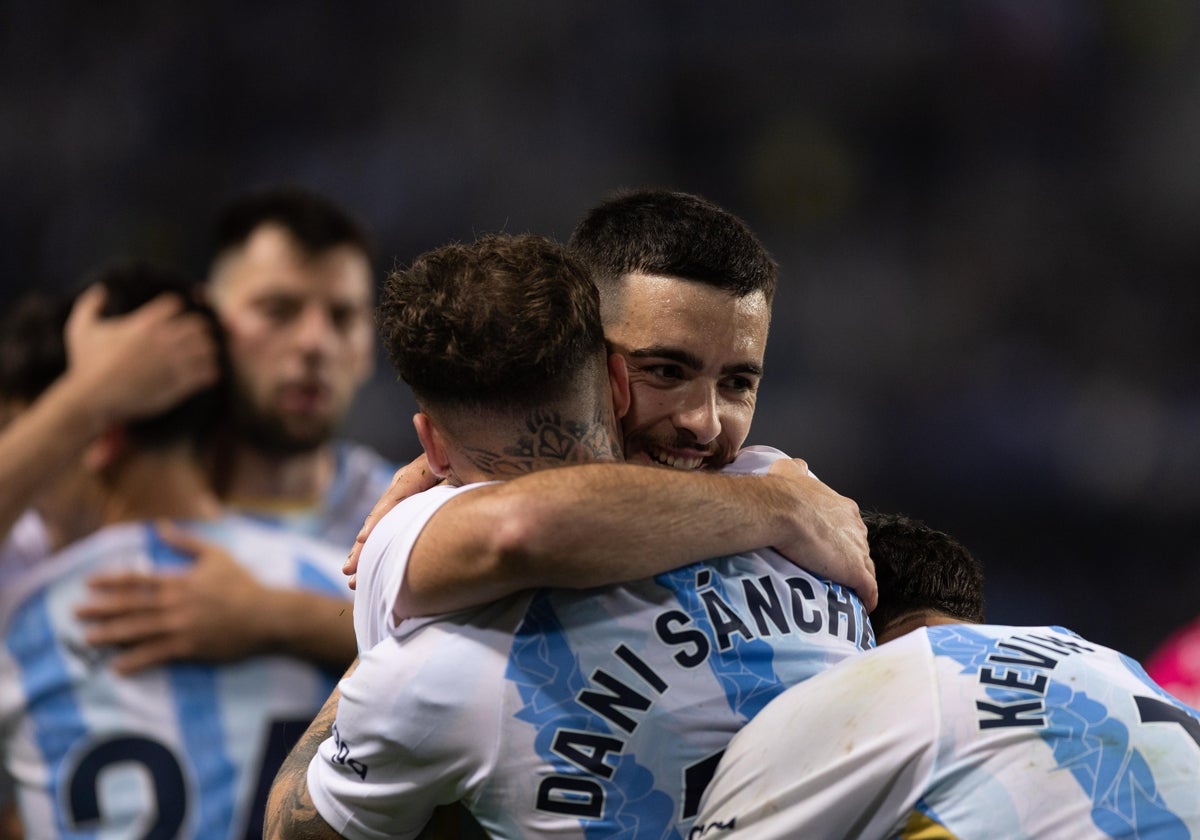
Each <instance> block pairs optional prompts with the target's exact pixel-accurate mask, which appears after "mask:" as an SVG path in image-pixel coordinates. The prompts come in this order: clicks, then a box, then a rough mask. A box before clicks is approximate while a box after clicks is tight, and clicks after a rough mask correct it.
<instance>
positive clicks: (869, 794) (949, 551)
mask: <svg viewBox="0 0 1200 840" xmlns="http://www.w3.org/2000/svg"><path fill="white" fill-rule="evenodd" d="M864 518H865V519H866V520H867V527H868V532H869V539H870V544H871V552H872V555H873V556H874V558H875V563H876V568H877V570H878V576H879V607H878V608H877V609H876V610H875V612H874V613H873V614H872V616H871V619H872V622H873V623H874V625H875V628H876V632H877V633H878V635H879V641H880V643H881V644H880V646H879V647H878V648H877V649H875V650H873V651H870V652H868V653H864V654H862V655H861V656H858V657H855V658H853V659H851V660H848V661H846V662H843V663H841V664H839V665H837V666H835V667H834V668H832V669H830V670H829V671H827V672H825V673H823V674H819V675H817V676H816V677H814V678H813V679H811V680H809V681H807V682H805V683H803V684H802V685H798V686H796V687H794V688H791V689H789V690H788V691H786V692H785V693H783V694H782V695H780V696H779V697H778V698H777V699H775V700H773V701H772V702H771V703H769V704H768V705H767V707H766V708H765V709H763V710H762V712H761V713H760V714H759V715H758V717H756V718H755V719H754V720H752V721H751V722H750V723H749V724H748V725H747V726H746V728H745V729H743V730H742V731H741V732H740V733H739V734H738V735H737V736H736V737H735V738H734V739H733V741H732V742H731V743H730V745H729V749H728V750H727V751H726V753H725V756H724V758H722V759H721V763H720V766H719V767H718V769H717V774H716V776H715V777H714V778H713V781H712V784H711V785H710V786H709V789H708V793H707V795H706V798H705V803H704V806H703V807H702V809H701V814H700V816H699V818H697V820H696V822H695V824H694V825H693V826H692V827H691V829H690V831H691V834H690V836H691V837H697V838H700V837H702V838H713V840H724V838H735V837H737V838H741V837H745V838H754V840H760V838H765V840H769V838H785V837H786V838H792V837H863V838H872V837H880V838H883V837H1130V838H1132V837H1140V838H1160V837H1161V838H1177V837H1190V836H1196V835H1197V832H1200V796H1198V795H1197V792H1198V791H1200V713H1198V712H1197V711H1196V710H1195V709H1192V708H1190V707H1188V706H1186V705H1184V704H1183V703H1181V702H1180V701H1179V700H1177V699H1176V698H1174V697H1173V696H1171V695H1170V694H1168V693H1167V692H1166V691H1164V690H1163V689H1162V688H1161V687H1160V686H1159V685H1157V684H1156V683H1155V682H1154V681H1153V680H1151V679H1150V678H1149V677H1148V676H1147V675H1146V673H1145V671H1143V670H1142V668H1141V666H1139V665H1138V664H1137V662H1135V661H1134V660H1133V659H1131V658H1130V657H1128V656H1125V655H1124V654H1121V653H1119V652H1117V651H1115V650H1110V649H1109V648H1106V647H1104V646H1102V645H1098V644H1095V643H1094V642H1089V641H1087V640H1086V639H1082V638H1080V637H1079V636H1077V635H1075V634H1074V633H1072V632H1071V631H1069V630H1065V629H1063V628H1061V627H1007V626H999V625H986V624H979V623H978V622H980V621H982V619H983V596H982V583H983V578H982V572H981V570H980V567H979V565H978V564H977V563H976V562H975V560H974V559H973V558H972V557H971V555H970V554H969V553H968V552H967V550H966V549H965V548H963V546H962V545H960V544H959V543H958V542H956V541H955V540H954V539H953V538H951V537H950V536H948V535H946V534H944V533H941V532H939V531H935V530H933V529H931V528H928V527H926V526H925V525H923V524H922V523H920V522H916V521H913V520H910V519H907V518H905V517H902V516H873V515H871V514H867V515H865V516H864ZM681 835H683V836H688V834H687V827H686V826H681Z"/></svg>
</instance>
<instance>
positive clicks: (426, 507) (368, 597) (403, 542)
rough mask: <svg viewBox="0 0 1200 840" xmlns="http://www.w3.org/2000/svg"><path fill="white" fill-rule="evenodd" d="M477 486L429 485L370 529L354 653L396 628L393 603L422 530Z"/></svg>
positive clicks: (358, 587) (362, 558) (359, 587)
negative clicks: (440, 512) (443, 510)
mask: <svg viewBox="0 0 1200 840" xmlns="http://www.w3.org/2000/svg"><path fill="white" fill-rule="evenodd" d="M479 486H481V485H479V484H469V485H466V486H464V487H448V486H438V487H433V488H431V489H429V490H426V491H425V492H423V493H418V494H416V495H415V496H410V497H409V498H407V499H405V500H404V501H402V502H400V504H398V505H396V507H394V508H392V510H390V511H389V512H388V513H387V515H386V516H384V517H383V518H382V519H380V520H379V522H378V523H377V524H376V525H375V528H374V529H373V530H372V531H371V535H370V536H369V537H368V538H367V542H366V544H365V545H363V550H362V553H361V555H360V556H359V561H358V573H357V574H358V580H357V584H356V588H355V593H354V633H355V635H356V636H357V638H358V649H359V652H362V651H365V650H369V649H370V648H372V647H374V646H375V645H376V644H378V643H379V641H380V640H382V639H385V638H387V637H388V636H390V635H391V634H392V633H393V632H394V631H395V630H396V626H397V624H398V622H397V621H396V615H395V613H396V599H397V598H399V597H400V588H401V587H402V586H403V585H404V576H405V573H406V572H407V570H408V559H409V556H410V555H411V554H412V550H413V546H414V545H416V542H417V537H419V536H420V535H421V531H422V530H424V528H425V526H426V525H427V524H428V523H429V520H430V519H432V518H433V516H434V514H436V513H437V512H438V510H439V509H440V508H441V506H442V505H444V504H445V503H446V502H448V501H449V500H450V499H452V498H453V497H454V496H456V495H458V494H459V493H463V492H467V491H469V490H472V489H474V488H475V487H479Z"/></svg>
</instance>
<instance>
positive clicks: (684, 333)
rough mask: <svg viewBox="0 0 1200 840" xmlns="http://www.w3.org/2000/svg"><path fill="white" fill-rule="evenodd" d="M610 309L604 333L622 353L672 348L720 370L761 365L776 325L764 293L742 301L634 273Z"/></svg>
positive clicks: (723, 293) (710, 289) (708, 289)
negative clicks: (769, 329)
mask: <svg viewBox="0 0 1200 840" xmlns="http://www.w3.org/2000/svg"><path fill="white" fill-rule="evenodd" d="M610 304H611V305H608V306H605V308H604V314H605V322H604V333H605V335H606V336H607V338H608V340H609V341H610V342H611V343H612V344H613V345H614V346H615V347H616V348H617V349H619V350H621V351H622V352H625V353H638V352H640V351H644V350H647V349H650V348H656V347H657V348H671V349H677V350H683V351H686V352H688V353H691V354H693V355H696V356H697V357H699V358H701V359H704V360H705V361H706V362H707V364H709V365H711V366H715V367H717V368H724V367H728V366H730V365H739V364H752V365H757V366H758V367H761V366H762V362H763V354H764V353H765V352H766V346H767V331H768V328H769V326H770V321H771V308H770V306H769V305H768V304H767V301H766V296H765V295H764V294H763V293H762V292H753V293H751V294H749V295H745V296H743V297H738V296H736V295H734V294H732V293H730V292H727V291H725V290H724V289H718V288H716V287H714V286H709V285H707V284H704V283H697V282H694V281H691V280H680V279H678V278H674V277H660V276H656V275H644V274H631V275H627V276H626V277H625V278H624V280H623V282H622V287H621V291H620V294H619V295H617V296H615V297H614V298H613V300H612V301H610Z"/></svg>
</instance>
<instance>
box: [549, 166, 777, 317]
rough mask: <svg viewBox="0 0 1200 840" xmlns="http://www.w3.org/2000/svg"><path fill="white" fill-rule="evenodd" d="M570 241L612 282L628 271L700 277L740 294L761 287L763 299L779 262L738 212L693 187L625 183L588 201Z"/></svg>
mask: <svg viewBox="0 0 1200 840" xmlns="http://www.w3.org/2000/svg"><path fill="white" fill-rule="evenodd" d="M569 245H570V247H571V249H572V250H574V251H575V252H576V253H577V254H579V255H580V257H582V258H583V260H584V261H585V262H587V263H588V265H589V266H591V268H592V272H593V274H594V275H595V279H596V282H597V283H599V284H602V285H604V286H606V287H611V286H613V285H614V284H616V283H617V281H619V280H620V278H621V277H622V276H623V275H625V274H629V273H631V272H638V273H641V274H658V275H664V276H668V277H678V278H681V279H684V280H692V281H695V282H697V283H705V284H707V285H710V286H715V287H717V288H719V289H723V290H725V291H728V292H730V293H732V294H733V295H735V296H737V297H745V296H746V295H748V294H751V293H752V292H758V291H761V292H762V293H763V294H764V295H765V296H766V299H767V303H768V304H770V303H771V301H772V299H773V298H774V297H775V287H776V284H777V278H778V268H777V266H776V264H775V261H774V260H773V259H772V258H771V255H770V254H768V253H767V251H766V249H765V248H763V246H762V243H760V242H759V241H758V237H756V236H755V235H754V233H753V232H752V231H751V230H750V228H749V227H748V226H747V225H746V223H745V222H743V221H742V220H741V219H739V218H738V217H737V216H735V215H733V214H732V213H730V212H728V211H727V210H723V209H722V208H720V207H718V206H717V205H716V204H713V203H712V202H711V201H708V200H707V199H704V198H701V197H700V196H697V195H692V194H689V193H684V192H674V191H671V190H664V189H638V190H626V191H621V192H618V193H615V194H613V195H612V196H610V197H609V198H607V199H606V200H605V201H603V202H601V203H600V204H598V205H596V206H595V207H593V208H592V209H591V210H589V211H588V212H587V214H586V215H585V216H584V217H583V220H582V221H580V222H579V224H578V225H577V226H576V227H575V230H574V232H572V234H571V238H570V241H569Z"/></svg>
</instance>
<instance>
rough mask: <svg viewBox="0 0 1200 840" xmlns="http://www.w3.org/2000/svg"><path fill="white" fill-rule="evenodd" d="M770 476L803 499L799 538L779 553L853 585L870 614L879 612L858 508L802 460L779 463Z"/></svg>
mask: <svg viewBox="0 0 1200 840" xmlns="http://www.w3.org/2000/svg"><path fill="white" fill-rule="evenodd" d="M770 474H771V475H773V476H781V477H785V478H787V479H789V481H792V482H794V485H793V487H794V490H795V491H796V492H798V493H799V494H800V496H801V498H802V499H803V503H802V504H801V505H800V507H799V510H798V511H797V513H798V518H797V525H798V531H797V539H796V540H795V541H794V542H792V543H789V544H787V545H777V546H775V549H776V550H777V551H779V553H780V554H783V555H784V556H785V557H787V558H788V559H789V560H791V561H792V562H793V563H795V564H796V565H797V566H800V567H802V568H804V569H806V570H808V571H810V572H812V573H813V574H815V575H818V576H820V577H824V578H828V579H830V580H832V581H834V582H836V583H840V584H842V585H844V586H849V587H850V588H851V589H853V590H854V592H855V594H856V595H858V597H859V599H860V600H861V601H862V602H863V606H865V607H866V608H867V611H868V612H870V611H871V610H873V609H875V604H876V603H877V602H878V601H879V587H878V585H877V584H876V582H875V563H874V561H872V560H871V553H870V551H869V550H868V548H867V526H866V525H864V524H863V521H862V516H861V514H860V513H859V510H858V504H857V503H856V502H855V501H854V500H853V499H849V498H847V497H845V496H842V495H840V494H839V493H837V492H835V491H834V490H833V488H831V487H829V486H828V485H827V484H824V483H823V482H821V481H820V480H818V479H817V478H816V477H815V476H813V474H812V473H811V472H809V469H808V464H807V463H805V462H804V461H803V460H801V459H799V458H781V459H779V460H778V461H776V462H775V463H773V464H772V465H771V469H770Z"/></svg>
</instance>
